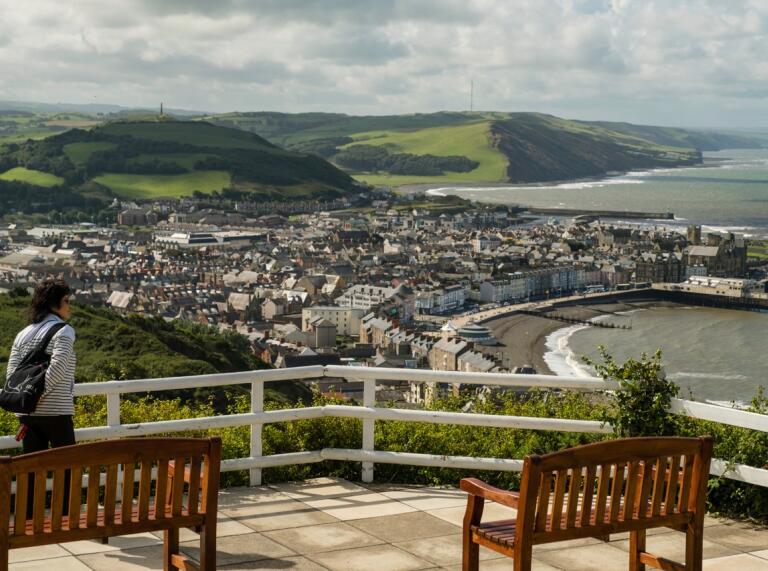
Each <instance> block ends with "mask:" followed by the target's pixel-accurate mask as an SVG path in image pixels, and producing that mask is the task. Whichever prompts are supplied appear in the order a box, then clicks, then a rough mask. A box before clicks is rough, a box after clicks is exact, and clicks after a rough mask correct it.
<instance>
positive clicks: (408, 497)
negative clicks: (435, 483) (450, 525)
mask: <svg viewBox="0 0 768 571" xmlns="http://www.w3.org/2000/svg"><path fill="white" fill-rule="evenodd" d="M380 493H381V494H382V495H384V496H387V497H388V498H392V499H394V500H398V501H400V502H403V503H404V504H407V505H409V506H411V507H414V508H416V509H419V510H422V511H428V510H438V509H441V508H452V507H456V506H463V507H466V505H467V494H466V493H464V492H462V491H461V490H457V489H456V488H405V489H399V490H389V491H382V492H380Z"/></svg>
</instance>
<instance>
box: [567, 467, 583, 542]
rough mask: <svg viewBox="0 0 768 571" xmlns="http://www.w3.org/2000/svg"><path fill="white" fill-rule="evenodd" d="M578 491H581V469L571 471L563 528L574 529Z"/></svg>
mask: <svg viewBox="0 0 768 571" xmlns="http://www.w3.org/2000/svg"><path fill="white" fill-rule="evenodd" d="M579 490H581V468H573V469H572V470H571V481H570V483H569V486H568V507H567V508H566V512H565V514H566V518H565V527H566V528H571V527H576V510H577V509H578V507H579Z"/></svg>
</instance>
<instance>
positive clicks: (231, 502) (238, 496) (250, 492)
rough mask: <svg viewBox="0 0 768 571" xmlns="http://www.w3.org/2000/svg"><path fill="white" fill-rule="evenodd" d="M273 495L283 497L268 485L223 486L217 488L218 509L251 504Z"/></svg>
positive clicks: (273, 496)
mask: <svg viewBox="0 0 768 571" xmlns="http://www.w3.org/2000/svg"><path fill="white" fill-rule="evenodd" d="M275 497H283V499H285V496H284V495H283V494H280V493H279V492H277V491H276V490H275V489H273V488H270V487H269V486H255V487H253V488H249V487H239V488H225V489H223V490H219V509H222V508H228V507H232V506H237V505H242V504H251V503H255V502H258V501H261V500H263V499H265V498H267V499H269V498H275Z"/></svg>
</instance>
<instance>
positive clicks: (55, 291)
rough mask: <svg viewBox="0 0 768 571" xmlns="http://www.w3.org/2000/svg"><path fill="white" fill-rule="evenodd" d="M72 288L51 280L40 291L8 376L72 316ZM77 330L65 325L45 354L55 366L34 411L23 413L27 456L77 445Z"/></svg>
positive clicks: (10, 361)
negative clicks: (51, 331)
mask: <svg viewBox="0 0 768 571" xmlns="http://www.w3.org/2000/svg"><path fill="white" fill-rule="evenodd" d="M70 294H71V290H70V288H69V286H68V285H67V284H66V282H65V281H64V280H60V279H57V280H53V279H47V280H45V281H43V282H41V283H39V284H38V285H37V287H35V293H34V294H33V295H32V303H31V304H30V307H29V312H28V317H29V325H28V326H27V327H26V328H24V329H23V330H22V331H20V332H19V334H18V335H16V340H15V341H14V342H13V348H12V349H11V355H10V357H9V358H8V371H7V373H6V378H8V377H10V376H11V374H12V373H13V371H15V370H16V367H18V366H19V363H21V361H22V359H24V357H25V356H26V355H27V354H28V353H29V352H31V351H34V350H35V349H36V348H37V347H38V346H39V344H40V342H41V341H42V340H43V338H44V337H45V334H46V332H47V331H48V329H49V328H50V327H52V326H54V325H56V324H58V323H63V322H65V321H66V320H67V319H69V316H70V314H71V309H70V305H69V298H70ZM74 344H75V330H74V329H73V328H72V326H71V325H65V326H64V327H62V328H61V329H59V331H58V332H57V333H56V334H55V335H54V336H53V338H52V339H51V341H50V343H48V346H47V347H46V349H45V352H46V353H47V354H48V355H50V356H51V363H50V365H49V367H48V370H47V372H46V374H45V392H43V396H42V397H40V401H39V402H38V404H37V408H36V409H35V412H33V413H30V414H24V415H19V423H20V427H19V436H20V437H21V438H22V448H23V451H24V453H25V454H27V453H29V452H37V451H39V450H46V449H47V448H48V447H49V446H50V447H52V448H57V447H59V446H68V445H70V444H74V443H75V429H74V425H73V423H72V415H74V413H75V406H74V390H75V362H76V360H75V349H74Z"/></svg>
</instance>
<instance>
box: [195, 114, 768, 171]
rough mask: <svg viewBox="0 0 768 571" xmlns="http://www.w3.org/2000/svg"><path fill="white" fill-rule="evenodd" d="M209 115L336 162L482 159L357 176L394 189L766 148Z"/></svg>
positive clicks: (676, 132) (572, 125) (520, 123)
mask: <svg viewBox="0 0 768 571" xmlns="http://www.w3.org/2000/svg"><path fill="white" fill-rule="evenodd" d="M207 119H208V120H210V121H212V122H215V123H217V124H226V125H228V126H232V127H236V128H239V129H244V130H247V131H250V132H254V133H258V134H259V135H261V136H263V137H265V138H267V139H269V140H270V141H272V142H274V143H276V144H280V145H286V146H288V147H289V148H290V147H291V146H292V145H295V146H296V147H297V148H301V149H306V150H309V151H312V152H318V153H319V154H321V155H322V156H326V157H331V160H333V159H332V156H333V151H332V149H333V147H334V146H335V147H336V148H337V149H338V148H344V147H345V146H349V145H350V144H366V145H382V146H385V147H386V148H387V149H388V150H389V151H390V152H392V153H409V154H414V155H428V154H429V155H437V156H449V155H457V156H463V157H466V158H468V159H472V160H475V161H478V162H479V163H480V166H478V167H477V168H476V169H475V170H473V171H471V172H468V173H455V172H450V171H446V172H445V173H444V174H443V175H442V176H406V175H397V176H392V175H390V174H389V173H387V172H376V173H358V172H355V173H353V175H354V176H355V178H357V179H358V180H363V181H365V182H368V183H371V184H382V185H392V186H399V185H403V184H408V183H429V184H450V183H472V182H539V181H555V180H563V179H568V178H575V177H582V176H599V175H601V174H604V173H606V172H608V171H619V170H625V169H632V168H652V167H657V166H658V167H669V166H676V165H686V164H691V163H695V162H697V161H699V160H700V154H699V152H698V151H699V149H707V150H709V149H711V148H713V147H714V146H717V145H718V144H720V145H726V146H733V145H734V144H735V143H737V142H739V141H741V142H742V143H744V144H750V145H752V146H760V141H759V140H758V139H757V138H753V140H751V141H747V140H746V139H747V138H746V137H741V138H739V139H738V140H737V138H736V137H730V136H727V135H726V134H712V133H709V134H706V133H701V132H694V131H688V130H684V129H675V128H665V127H647V126H642V125H630V124H627V123H598V122H593V123H590V122H582V121H572V120H567V119H562V118H559V117H554V116H552V115H544V114H540V113H497V112H474V113H448V112H441V113H432V114H416V115H393V116H363V117H353V116H348V115H340V114H329V113H300V114H295V115H289V114H283V113H228V114H224V115H217V116H211V117H209V118H207ZM715 135H718V136H715ZM344 137H346V138H347V140H344V139H342V138H344ZM350 139H351V140H352V143H350ZM313 141H314V142H315V144H314V146H313V143H312V142H313ZM721 148H722V147H721ZM328 149H330V150H331V152H328Z"/></svg>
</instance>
